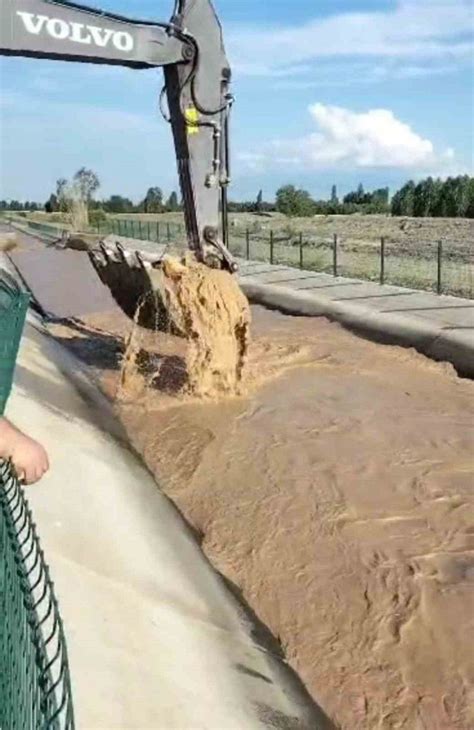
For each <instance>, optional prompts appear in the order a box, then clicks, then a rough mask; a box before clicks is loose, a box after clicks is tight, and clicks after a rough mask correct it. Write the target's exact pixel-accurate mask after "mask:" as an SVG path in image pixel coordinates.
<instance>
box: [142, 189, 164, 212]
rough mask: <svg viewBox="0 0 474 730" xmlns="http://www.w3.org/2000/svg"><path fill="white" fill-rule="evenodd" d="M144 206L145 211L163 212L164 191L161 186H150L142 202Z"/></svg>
mask: <svg viewBox="0 0 474 730" xmlns="http://www.w3.org/2000/svg"><path fill="white" fill-rule="evenodd" d="M142 208H143V212H144V213H162V212H163V191H162V190H161V188H158V187H155V188H148V190H147V194H146V195H145V198H144V200H143V203H142Z"/></svg>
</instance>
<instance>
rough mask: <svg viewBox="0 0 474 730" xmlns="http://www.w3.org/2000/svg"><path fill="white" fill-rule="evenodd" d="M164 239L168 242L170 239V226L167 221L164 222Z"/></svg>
mask: <svg viewBox="0 0 474 730" xmlns="http://www.w3.org/2000/svg"><path fill="white" fill-rule="evenodd" d="M166 239H167V241H168V242H169V241H171V228H170V224H169V221H168V222H167V223H166Z"/></svg>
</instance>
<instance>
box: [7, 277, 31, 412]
mask: <svg viewBox="0 0 474 730" xmlns="http://www.w3.org/2000/svg"><path fill="white" fill-rule="evenodd" d="M29 301H30V298H29V295H28V294H27V293H26V292H23V291H21V290H20V288H19V287H18V285H17V283H16V281H15V280H14V279H13V277H11V276H10V275H9V274H8V273H7V272H6V271H4V270H1V269H0V332H1V337H0V415H1V414H2V413H3V411H4V408H5V404H6V402H7V398H8V396H9V394H10V389H11V386H12V380H13V374H14V370H15V362H16V357H17V354H18V348H19V345H20V338H21V333H22V331H23V326H24V323H25V318H26V312H27V309H28V304H29Z"/></svg>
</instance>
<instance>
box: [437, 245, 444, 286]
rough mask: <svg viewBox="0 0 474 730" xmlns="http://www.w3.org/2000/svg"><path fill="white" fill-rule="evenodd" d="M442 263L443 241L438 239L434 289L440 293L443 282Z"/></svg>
mask: <svg viewBox="0 0 474 730" xmlns="http://www.w3.org/2000/svg"><path fill="white" fill-rule="evenodd" d="M442 263H443V242H442V241H438V280H437V283H436V291H437V293H438V294H441V293H442V291H443V282H442V269H441V267H442Z"/></svg>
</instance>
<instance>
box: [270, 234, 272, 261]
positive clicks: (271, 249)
mask: <svg viewBox="0 0 474 730" xmlns="http://www.w3.org/2000/svg"><path fill="white" fill-rule="evenodd" d="M270 263H271V264H273V231H270Z"/></svg>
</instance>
